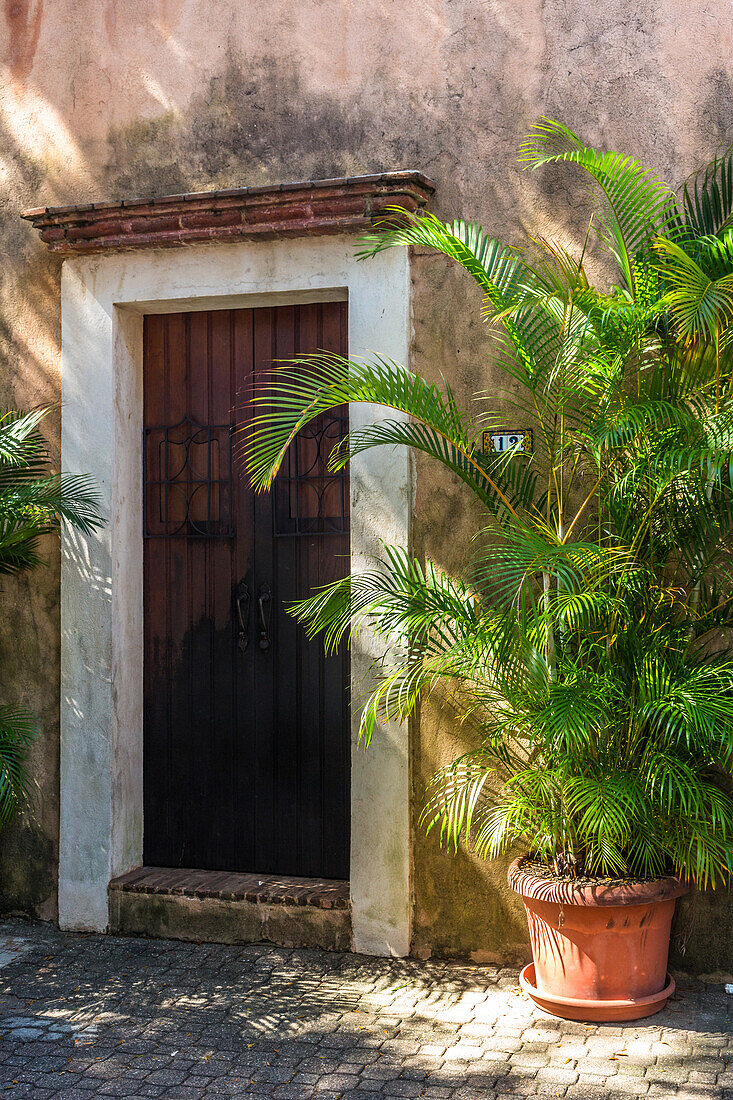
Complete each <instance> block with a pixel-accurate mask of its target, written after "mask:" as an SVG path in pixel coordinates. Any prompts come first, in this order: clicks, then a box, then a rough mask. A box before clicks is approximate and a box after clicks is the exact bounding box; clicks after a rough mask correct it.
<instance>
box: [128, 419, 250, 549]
mask: <svg viewBox="0 0 733 1100" xmlns="http://www.w3.org/2000/svg"><path fill="white" fill-rule="evenodd" d="M233 431H234V429H233V428H232V426H231V425H229V424H199V423H197V421H195V420H192V419H191V417H189V416H184V418H183V420H180V421H179V422H178V424H173V425H160V426H158V427H153V428H146V429H145V430H144V432H143V464H144V472H143V477H144V487H145V513H144V514H145V524H144V532H143V533H144V535H145V538H171V537H173V536H183V537H187V538H197V539H216V538H231V537H232V536H233V534H234V527H233V522H232V432H233Z"/></svg>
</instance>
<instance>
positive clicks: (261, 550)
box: [251, 309, 285, 872]
mask: <svg viewBox="0 0 733 1100" xmlns="http://www.w3.org/2000/svg"><path fill="white" fill-rule="evenodd" d="M275 346H276V345H275V310H274V309H258V310H255V313H254V363H253V370H254V378H255V385H256V386H259V385H260V384H261V383H265V384H266V378H267V375H268V374H269V372H270V371H271V370H272V361H273V359H274V358H275V355H276V351H275ZM272 524H273V519H272V494H270V493H268V494H260V495H258V496H256V497H255V499H254V531H253V535H254V553H253V564H254V569H253V581H254V584H253V591H252V602H253V617H254V629H253V637H252V642H251V645H252V649H253V662H254V668H255V675H254V694H253V699H252V709H253V711H254V714H255V749H254V751H255V768H254V780H255V807H256V808H255V822H254V846H255V860H256V866H255V868H254V870H256V871H262V872H267V871H272V872H277V871H278V870H279V869H278V867H277V853H276V845H275V838H276V836H277V821H276V815H275V767H276V752H277V737H278V733H279V730H277V729H276V728H275V713H274V706H273V702H274V694H275V683H274V676H273V668H274V664H273V657H274V649H275V647H276V646H277V645H278V626H279V623H278V621H277V618H276V615H275V614H274V608H273V607H272V605H270V607H269V608H265V611H266V612H269V613H270V624H271V631H270V634H271V644H270V646H269V647H268V648H267V649H262V648H261V647H260V645H259V638H260V622H259V608H258V601H259V597H260V595H261V593H262V591H263V587H264V586H265V585H267V586H269V588H270V590H274V588H275V583H274V581H275V577H274V568H273V566H274V561H273V534H272ZM283 688H285V685H283Z"/></svg>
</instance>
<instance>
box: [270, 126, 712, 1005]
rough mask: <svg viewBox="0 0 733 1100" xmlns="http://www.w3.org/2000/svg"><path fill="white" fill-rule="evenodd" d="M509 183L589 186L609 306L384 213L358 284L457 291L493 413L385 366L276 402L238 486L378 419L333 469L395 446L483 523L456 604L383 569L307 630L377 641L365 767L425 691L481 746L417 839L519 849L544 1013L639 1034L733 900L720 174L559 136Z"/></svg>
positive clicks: (329, 371)
mask: <svg viewBox="0 0 733 1100" xmlns="http://www.w3.org/2000/svg"><path fill="white" fill-rule="evenodd" d="M521 160H522V161H523V162H524V164H525V165H528V166H530V167H532V168H540V167H541V166H542V165H544V164H546V163H548V162H562V163H564V164H566V165H567V166H568V172H569V173H570V174H571V180H572V181H574V182H576V183H577V184H578V185H580V184H587V185H588V187H589V189H590V194H591V198H592V201H593V204H594V207H595V209H594V211H593V215H592V218H591V225H590V228H589V238H588V241H587V242H586V244H588V243H589V242H590V241H591V237H592V236H593V235H595V236H596V237H597V238H599V242H600V244H601V245H602V246H603V248H604V249H605V250H606V252H607V254H608V257H609V258H610V261H611V262H612V263H613V264H614V265H615V267H616V273H615V276H613V277H612V278H611V279H610V280H609V286H607V287H604V288H601V287H598V286H595V285H593V284H592V283H591V281H590V279H589V277H588V273H587V270H586V263H585V257H584V252H585V249H584V250H582V252H581V250H578V251H577V252H574V251H572V250H570V249H568V248H567V247H566V246H565V245H564V244H562V243H558V242H553V241H547V240H543V239H535V240H532V241H530V242H527V243H526V245H525V246H524V247H522V248H515V247H511V246H510V245H508V244H505V243H503V242H501V241H499V240H495V239H492V238H490V237H489V236H488V235H487V234H486V233H485V232H484V230H483V229H482V228H481V227H479V226H478V225H475V224H468V223H465V222H461V221H454V222H452V223H450V224H444V223H442V222H441V221H439V220H438V219H437V218H435V217H433V216H432V215H430V214H429V213H417V214H415V215H409V216H405V214H404V211H400V212H399V213H397V212H396V211H395V214H394V221H393V222H392V223H391V224H387V225H384V226H382V227H381V229H378V231H376V232H375V233H374V234H373V235H371V236H370V237H369V238H368V239H367V240H366V242H365V244H364V250H363V254H364V256H365V258H366V257H368V256H369V255H371V254H374V253H376V252H379V251H381V250H382V249H385V248H390V247H395V246H411V245H413V246H419V247H421V248H429V249H434V250H435V251H437V252H441V253H444V254H445V255H447V256H449V257H450V258H451V259H453V260H455V261H456V262H457V263H459V264H460V265H461V266H462V267H463V268H465V270H466V271H467V272H468V273H469V274H470V275H471V276H472V277H473V278H474V279H475V281H476V282H477V283H478V284H479V286H480V288H481V290H482V292H483V295H484V316H485V319H486V321H487V322H488V325H489V330H488V334H487V335H489V336H491V337H493V340H492V341H491V343H490V344H489V348H490V350H491V349H493V359H494V363H495V365H496V366H498V367H499V368H500V369H501V370H502V371H503V372H504V376H505V378H506V393H505V394H504V396H503V397H500V398H486V399H482V400H480V401H478V402H477V405H476V409H475V410H473V411H471V412H465V411H463V410H462V409H460V408H458V406H457V404H456V402H455V400H454V396H453V393H452V391H451V388H450V385H449V383H448V382H446V381H444V382H443V383H442V384H441V385H435V384H432V383H429V382H427V381H426V380H424V379H423V378H421V377H419V376H417V375H416V374H414V373H412V372H411V371H409V370H408V369H407V368H406V367H405V366H402V365H400V364H398V363H393V362H388V361H386V360H384V359H380V358H377V357H375V358H371V359H369V360H368V361H357V362H354V361H348V360H346V359H342V358H339V357H337V356H333V355H321V356H317V357H311V358H309V359H308V360H307V361H303V362H299V363H298V364H296V365H295V366H288V365H285V366H283V367H282V368H280V369H278V370H277V371H276V373H275V376H274V379H273V381H272V383H271V385H270V386H269V389H268V392H267V394H265V393H263V394H262V395H261V397H260V401H261V403H262V408H261V411H260V415H259V417H258V418H257V420H256V423H255V429H254V435H253V438H252V442H251V449H250V472H251V476H252V480H253V483H254V485H255V486H256V487H258V488H260V489H265V488H267V487H269V485H270V484H271V482H272V478H273V476H274V475H275V473H276V472H277V470H278V468H279V466H280V464H281V462H282V460H283V457H284V455H285V453H286V451H287V448H288V446H289V444H290V442H291V440H292V439H293V437H294V435H295V434H296V432H297V431H299V429H300V428H302V427H303V426H304V425H305V424H307V423H308V422H309V421H310V420H312V419H313V418H314V417H316V416H318V415H319V414H320V413H322V412H323V411H325V410H327V409H330V408H333V407H335V406H339V405H341V404H343V403H345V402H365V403H368V404H370V405H381V406H383V407H384V409H385V411H384V414H383V416H382V417H381V418H380V419H379V420H378V421H377V422H375V423H373V424H370V425H368V426H366V427H360V428H358V429H356V430H354V431H353V432H351V433H350V435H349V436H348V438H347V439H346V440H345V441H344V442H343V443H342V444H341V445H340V446H339V447H337V448H336V449H335V450H334V452H333V454H332V455H331V460H330V461H331V465H332V467H333V468H334V469H337V468H339V467H340V466H342V465H343V464H344V463H345V462H347V461H348V460H349V459H350V458H352V457H353V456H355V455H358V454H359V453H360V452H362V451H365V450H367V449H368V448H372V447H379V446H385V445H387V446H389V445H395V444H401V445H404V446H407V447H410V448H412V449H414V450H416V451H419V452H421V453H423V454H425V455H428V456H430V457H431V458H433V459H435V460H437V461H438V462H440V463H441V464H442V465H443V466H445V467H447V468H448V469H449V470H450V471H451V472H452V474H453V475H454V476H455V477H456V478H457V479H459V480H460V481H461V482H462V483H463V485H464V486H465V488H466V490H467V491H468V492H469V493H470V494H472V495H473V496H474V497H475V498H476V499H477V500H478V502H479V505H480V507H481V509H482V510H483V513H484V516H485V520H484V525H483V530H482V531H481V534H480V537H479V539H478V540H477V542H476V546H475V550H474V553H473V554H472V556H471V560H470V561H469V560H467V561H466V566H465V571H464V573H463V575H462V576H460V577H447V576H444V575H442V574H441V573H440V572H439V571H438V570H437V569H436V567H435V566H434V565H433V564H431V563H430V562H427V563H423V562H419V561H416V560H413V559H412V558H411V557H410V556H409V555H408V554H407V553H406V552H405V551H404V550H403V549H401V548H397V547H387V548H386V553H385V560H384V562H381V563H375V564H374V567H373V569H371V570H370V571H368V572H365V573H362V574H359V575H357V576H352V577H351V578H348V579H346V580H342V581H339V582H337V583H336V584H333V585H331V586H330V587H329V588H327V589H324V590H323V591H320V592H318V593H316V594H314V596H313V597H312V598H311V599H310V600H308V601H306V602H305V603H302V604H300V605H298V606H297V607H296V608H295V609H294V613H295V614H296V615H297V616H298V618H299V619H301V620H302V621H303V623H304V624H305V627H306V629H307V630H308V631H309V632H311V633H313V634H315V633H317V632H319V631H324V632H325V638H326V644H327V645H328V646H337V645H340V644H343V643H345V642H346V640H347V638H348V636H349V635H350V632H352V631H355V630H356V631H358V630H359V629H360V628H362V627H363V626H364V625H365V624H368V625H369V626H370V628H371V629H372V630H374V631H376V632H377V633H378V634H380V635H382V636H383V637H384V639H385V642H386V641H387V640H389V647H388V654H389V656H388V657H387V658H386V664H385V665H383V666H382V667H381V669H380V672H379V679H378V682H377V684H376V687H375V690H374V691H373V694H372V695H371V697H370V698H369V700H368V702H367V704H366V707H365V709H364V712H363V715H362V719H361V736H362V738H363V740H364V742H365V743H368V741H369V739H370V737H371V736H372V733H373V732H374V731H375V730H376V729H377V727H378V723H379V720H380V718H381V717H382V716H385V715H386V716H391V717H395V716H397V717H399V718H407V717H408V716H409V715H410V714H412V713H413V711H414V710H415V708H416V707H417V705H418V703H419V701H420V699H421V698H422V697H423V696H425V694H426V693H429V692H433V691H436V690H439V689H440V690H443V691H447V692H448V693H449V694H450V698H451V699H452V701H453V704H454V706H455V707H456V708H457V718H461V717H463V718H466V717H467V716H470V719H471V724H472V726H473V728H475V729H476V730H477V736H476V744H475V746H474V748H473V750H472V751H470V752H468V753H466V754H463V755H461V756H460V757H458V758H457V759H455V760H453V761H451V763H450V764H449V766H448V767H446V768H445V769H443V770H442V771H441V772H440V773H439V774H438V775H436V776H435V778H434V780H433V783H432V786H431V788H430V790H429V792H428V794H427V798H426V804H425V809H424V813H423V822H424V824H425V826H426V827H427V828H428V829H437V830H439V832H440V835H441V837H442V839H443V841H444V842H445V843H446V844H449V845H454V846H455V845H457V844H458V843H459V842H465V843H466V844H468V845H469V846H471V847H472V848H474V849H475V850H476V851H477V852H479V853H480V854H481V855H483V856H486V857H493V856H497V855H498V854H500V853H501V852H504V851H505V850H507V849H509V848H511V847H513V846H516V845H520V846H521V847H523V848H524V850H525V852H526V856H525V857H524V858H523V859H520V860H518V861H515V863H514V864H513V865H512V870H511V873H510V881H511V883H512V885H513V886H514V888H515V889H516V890H517V891H518V892H520V893H521V894H522V895H523V897H524V901H525V905H526V909H527V915H528V919H529V924H530V935H531V939H532V942H533V949H534V964H533V965H532V964H531V965H530V966H529V967H528V968H525V972H524V973H523V976H524V981H525V985H526V987H527V989H528V991H529V992H530V994H531V995H532V996H534V997H535V999H536V1000H538V1002H540V1003H542V1004H543V1005H544V1007H547V1008H549V1009H550V1010H551V1011H554V1012H557V1013H558V1014H561V1015H566V1016H574V1017H576V1018H580V1019H594V1018H595V1019H604V1018H605V1019H608V1018H614V1017H617V1018H621V1017H626V1018H633V1017H635V1016H642V1015H647V1014H649V1013H651V1012H654V1011H656V1010H658V1009H659V1008H660V1007H662V1006H663V1005H664V1003H665V1002H666V1000H667V998H668V997H669V995H670V992H671V991H672V989H673V988H674V986H673V983H672V982H671V979H668V977H667V975H666V964H667V952H668V943H669V927H670V921H671V917H672V911H673V909H674V904H675V901H674V899H675V897H676V896H678V895H679V894H681V893H683V892H684V890H685V883H686V882H689V881H692V882H695V883H697V884H700V885H701V886H711V887H715V886H718V885H720V884H722V883H725V882H726V881H728V880H729V878H730V876H731V872H732V871H733V799H732V798H731V794H730V790H731V787H730V775H731V752H732V750H733V659H732V657H733V655H732V654H731V643H730V630H731V627H733V545H732V542H733V156H732V155H731V154H726V155H725V156H723V157H721V158H718V159H716V160H715V161H714V162H713V163H712V164H711V165H709V166H708V167H707V168H706V169H704V170H703V171H702V172H701V173H700V174H699V175H698V176H697V177H695V178H694V179H693V180H692V181H691V182H690V183H688V185H687V186H686V187H684V188H683V189H682V191H681V194H677V193H675V192H673V191H672V189H671V188H669V187H667V186H665V185H664V184H663V183H662V182H661V181H660V180H659V179H658V178H657V177H656V175H655V174H654V173H653V172H651V171H649V170H647V169H645V168H644V167H643V166H642V165H641V164H639V163H638V162H636V161H634V160H632V159H630V158H628V157H625V156H622V155H621V154H618V153H612V152H608V153H604V152H599V151H596V150H594V149H591V148H589V147H588V146H586V145H585V143H584V142H583V141H582V140H581V139H580V138H578V137H577V136H576V135H575V134H574V133H572V132H571V131H570V130H569V129H567V128H566V127H565V126H563V125H560V124H559V123H556V122H552V121H550V120H543V121H542V122H541V123H539V124H538V125H537V126H535V127H534V128H533V130H532V131H531V133H530V135H529V136H528V138H527V140H526V142H525V143H524V145H523V146H522V150H521ZM388 410H393V412H392V413H390V412H389V411H388ZM395 411H396V412H398V413H399V414H405V413H406V414H408V417H409V419H407V420H406V419H404V418H402V417H401V416H395V415H394V412H395ZM507 427H511V428H512V429H514V432H513V434H511V433H509V432H507ZM395 655H396V656H395ZM617 911H618V912H617ZM617 917H618V920H617V919H616V918H617ZM622 927H623V928H624V930H625V934H624V935H621V931H620V930H621V928H622ZM614 928H615V931H614ZM614 936H615V937H616V938H615V939H614ZM609 937H610V939H609Z"/></svg>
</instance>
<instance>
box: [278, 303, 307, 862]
mask: <svg viewBox="0 0 733 1100" xmlns="http://www.w3.org/2000/svg"><path fill="white" fill-rule="evenodd" d="M296 316H297V307H295V306H282V307H280V308H279V309H277V310H276V311H275V315H274V320H275V349H274V354H275V357H276V358H277V359H278V360H285V359H292V357H293V356H294V355H295V354H296ZM272 503H273V505H274V504H275V494H274V493H273V494H272ZM296 541H297V540H296V539H294V538H292V537H289V536H285V537H274V538H273V608H272V614H273V622H274V623H275V624H276V629H277V643H276V645H275V646H274V650H273V680H272V688H271V690H272V692H273V720H274V726H273V740H274V745H275V755H274V761H273V763H274V767H275V782H274V793H275V821H276V825H277V835H276V838H275V853H274V858H275V860H276V866H277V868H278V869H279V870H280V872H281V873H282V874H298V873H299V872H298V871H297V870H294V868H297V867H298V866H299V865H300V861H301V859H302V845H301V838H300V836H299V828H298V826H299V822H300V819H301V816H302V812H303V807H302V799H301V797H300V794H301V792H300V789H299V788H300V785H299V781H298V780H299V772H300V766H299V765H300V736H301V723H302V715H301V709H300V694H299V692H298V691H297V682H298V680H299V678H300V674H301V670H300V668H299V658H300V654H299V648H298V634H299V633H301V632H302V627H301V626H299V625H298V624H297V623H296V622H295V620H294V619H293V618H292V617H291V616H290V615H288V613H287V612H286V610H285V608H286V607H287V606H289V605H290V604H292V603H293V602H294V601H295V600H296V599H297V598H298V583H297V569H296V549H297V548H296V545H295V544H296ZM288 869H289V870H288Z"/></svg>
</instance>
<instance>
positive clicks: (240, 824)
mask: <svg viewBox="0 0 733 1100" xmlns="http://www.w3.org/2000/svg"><path fill="white" fill-rule="evenodd" d="M233 341H234V354H233V373H234V384H233V399H234V406H235V408H234V416H235V424H236V435H235V445H234V478H233V491H234V521H235V529H236V541H235V553H234V566H233V575H232V578H231V580H232V587H233V589H234V592H233V596H235V595H236V591H237V590H238V587H239V584H240V582H244V583H245V584H246V585H247V587H248V589H249V603H248V605H247V607H246V620H245V626H246V630H247V636H248V639H249V641H248V643H247V647H246V649H245V650H244V651H242V650H240V649H239V648H238V647H237V644H236V634H237V632H238V629H239V624H238V621H237V618H236V609H235V610H234V611H233V614H234V616H235V621H234V632H235V641H234V646H235V650H234V653H235V656H234V693H235V697H234V713H233V715H232V717H231V721H232V730H233V737H232V772H233V775H234V789H233V806H232V813H233V817H234V834H233V835H234V839H235V851H236V859H237V866H238V869H240V870H246V871H254V870H255V869H256V858H255V835H256V828H255V814H256V809H257V805H256V794H257V792H256V776H257V753H256V741H255V723H256V711H255V695H256V692H255V654H256V652H257V633H256V602H255V591H254V589H255V573H254V558H253V553H254V540H253V533H254V499H253V494H252V490H251V489H250V487H249V484H248V481H247V475H246V471H245V468H244V459H245V450H246V439H247V436H246V433H247V428H248V424H249V422H250V420H251V417H252V404H251V398H252V384H253V366H254V360H253V355H254V314H253V311H252V310H251V309H239V310H236V311H235V314H234V330H233ZM222 720H223V718H222Z"/></svg>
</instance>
